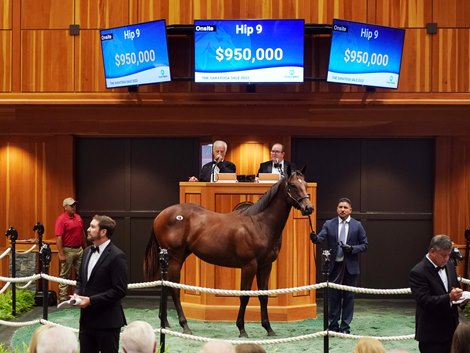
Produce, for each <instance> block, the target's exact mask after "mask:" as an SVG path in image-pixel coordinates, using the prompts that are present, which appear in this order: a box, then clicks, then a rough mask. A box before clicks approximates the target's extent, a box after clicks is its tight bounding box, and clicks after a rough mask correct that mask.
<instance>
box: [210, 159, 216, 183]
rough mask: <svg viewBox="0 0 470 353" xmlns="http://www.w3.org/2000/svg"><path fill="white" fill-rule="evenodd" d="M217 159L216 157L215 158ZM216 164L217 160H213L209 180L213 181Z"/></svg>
mask: <svg viewBox="0 0 470 353" xmlns="http://www.w3.org/2000/svg"><path fill="white" fill-rule="evenodd" d="M216 159H217V158H216ZM216 166H217V162H215V163H214V164H213V165H212V170H211V182H215V167H216Z"/></svg>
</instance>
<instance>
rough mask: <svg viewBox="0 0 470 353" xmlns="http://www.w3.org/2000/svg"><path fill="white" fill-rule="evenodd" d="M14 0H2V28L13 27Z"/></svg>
mask: <svg viewBox="0 0 470 353" xmlns="http://www.w3.org/2000/svg"><path fill="white" fill-rule="evenodd" d="M12 1H13V0H2V1H0V29H11V26H12V11H13V9H12Z"/></svg>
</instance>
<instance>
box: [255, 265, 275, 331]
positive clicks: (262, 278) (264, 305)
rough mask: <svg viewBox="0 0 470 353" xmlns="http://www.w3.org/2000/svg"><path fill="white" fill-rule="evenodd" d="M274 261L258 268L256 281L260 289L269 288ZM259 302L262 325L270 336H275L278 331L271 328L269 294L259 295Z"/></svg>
mask: <svg viewBox="0 0 470 353" xmlns="http://www.w3.org/2000/svg"><path fill="white" fill-rule="evenodd" d="M271 268H272V263H270V264H269V265H267V266H265V267H263V268H261V269H259V270H258V273H257V274H256V282H257V284H258V289H259V290H266V289H268V280H269V275H270V274H271ZM258 299H259V304H260V308H261V326H263V327H264V329H265V330H266V331H267V332H268V336H275V335H276V333H275V332H274V331H273V329H272V328H271V324H270V322H269V316H268V296H267V295H260V296H258Z"/></svg>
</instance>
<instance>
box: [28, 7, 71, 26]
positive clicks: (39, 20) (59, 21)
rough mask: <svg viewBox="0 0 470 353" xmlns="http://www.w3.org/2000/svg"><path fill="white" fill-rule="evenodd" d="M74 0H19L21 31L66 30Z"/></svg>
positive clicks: (69, 22)
mask: <svg viewBox="0 0 470 353" xmlns="http://www.w3.org/2000/svg"><path fill="white" fill-rule="evenodd" d="M73 3H74V0H41V1H37V0H21V28H22V29H68V28H69V26H70V25H71V24H73V23H74V8H73Z"/></svg>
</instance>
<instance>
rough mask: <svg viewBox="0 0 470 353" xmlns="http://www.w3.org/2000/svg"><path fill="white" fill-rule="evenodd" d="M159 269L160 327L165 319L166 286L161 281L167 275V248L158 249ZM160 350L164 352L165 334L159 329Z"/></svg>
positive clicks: (164, 322)
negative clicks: (160, 288)
mask: <svg viewBox="0 0 470 353" xmlns="http://www.w3.org/2000/svg"><path fill="white" fill-rule="evenodd" d="M160 270H161V278H162V295H161V298H160V328H162V329H163V328H165V325H166V322H167V321H168V320H167V317H168V315H167V301H168V292H167V287H166V286H164V285H163V281H166V280H167V275H168V250H167V249H161V250H160ZM160 352H165V334H164V333H163V332H162V331H160Z"/></svg>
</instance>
